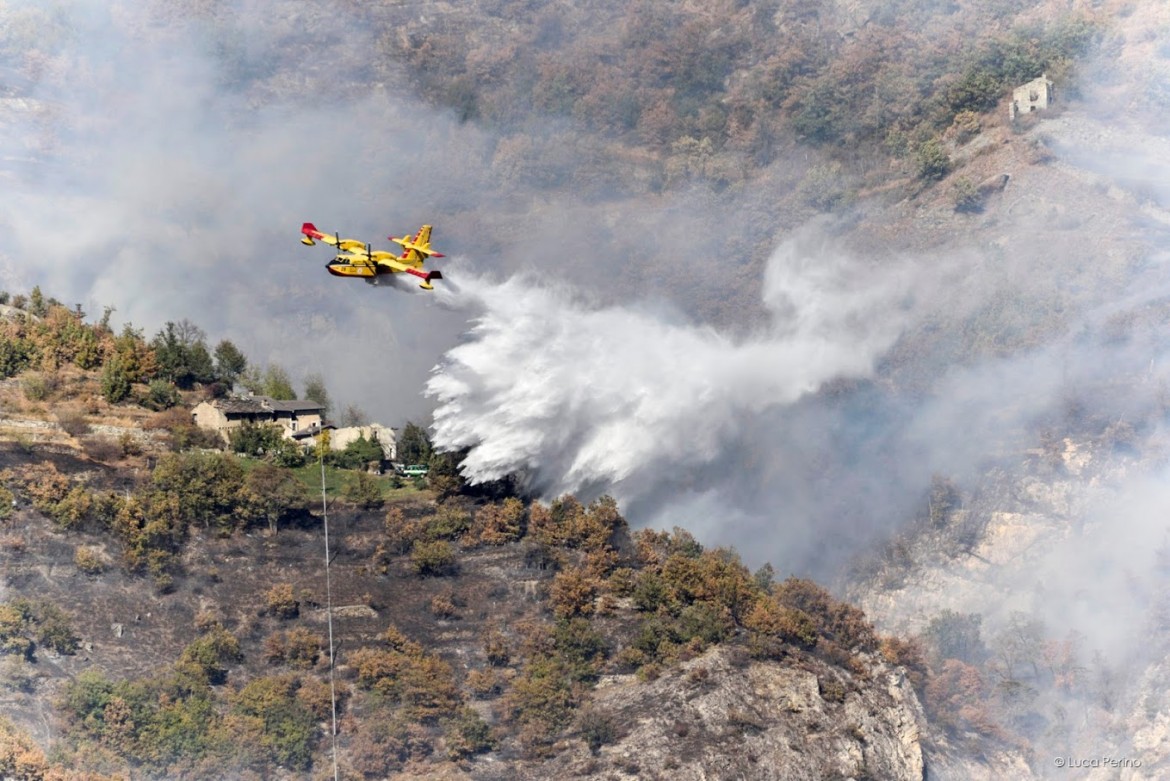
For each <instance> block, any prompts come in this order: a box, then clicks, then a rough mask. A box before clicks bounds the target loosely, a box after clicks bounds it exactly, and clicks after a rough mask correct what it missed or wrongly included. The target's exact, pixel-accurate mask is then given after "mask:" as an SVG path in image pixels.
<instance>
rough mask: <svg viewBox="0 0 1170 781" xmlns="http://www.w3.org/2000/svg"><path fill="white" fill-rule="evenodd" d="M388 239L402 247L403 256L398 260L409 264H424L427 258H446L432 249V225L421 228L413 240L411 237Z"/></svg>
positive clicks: (390, 237)
mask: <svg viewBox="0 0 1170 781" xmlns="http://www.w3.org/2000/svg"><path fill="white" fill-rule="evenodd" d="M387 238H389V239H390V241H392V242H394V243H395V244H401V245H402V254H401V255H400V256H399V258H398V259H399V260H403V261H406V262H408V263H422V261H424V260H426V259H427V258H442V257H445V255H443V253H442V252H435V251H434V250H433V249H431V226H430V225H424V226H422V227H421V228H419V229H418V233H416V234H415V235H414V237H413V238H411V237H410V236H402V237H401V238H399V237H395V236H388V237H387Z"/></svg>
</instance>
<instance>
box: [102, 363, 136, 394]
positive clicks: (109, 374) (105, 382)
mask: <svg viewBox="0 0 1170 781" xmlns="http://www.w3.org/2000/svg"><path fill="white" fill-rule="evenodd" d="M101 383H102V397H103V398H104V399H105V400H106V401H108V402H109V403H111V404H117V403H118V402H120V401H125V400H126V399H127V398H129V397H130V387H131V386H130V372H129V371H127V369H126V365H125V361H124V359H123V358H122V356H120V355H118V354H117V353H115V354H114V355H111V356H110V358H109V360H107V361H106V365H105V366H104V367H102V379H101Z"/></svg>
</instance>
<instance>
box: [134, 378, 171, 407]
mask: <svg viewBox="0 0 1170 781" xmlns="http://www.w3.org/2000/svg"><path fill="white" fill-rule="evenodd" d="M179 400H180V396H179V389H178V388H176V387H175V386H174V384H173V383H170V382H167V381H166V380H161V379H158V380H151V381H150V385H149V386H148V387H147V389H146V396H145V397H143V399H142V406H144V407H146V408H147V409H152V410H164V409H170V408H171V407H173V406H175V405H176V404H178V403H179Z"/></svg>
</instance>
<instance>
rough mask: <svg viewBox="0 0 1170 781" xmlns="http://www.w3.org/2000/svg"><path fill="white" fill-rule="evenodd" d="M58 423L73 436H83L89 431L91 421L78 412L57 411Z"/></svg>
mask: <svg viewBox="0 0 1170 781" xmlns="http://www.w3.org/2000/svg"><path fill="white" fill-rule="evenodd" d="M57 425H58V426H60V427H61V429H62V430H63V431H64V432H65V433H66V434H68V435H69V436H71V437H83V436H85V435H86V434H88V433H89V422H88V421H86V419H85V415H82V414H81V413H78V412H59V413H57Z"/></svg>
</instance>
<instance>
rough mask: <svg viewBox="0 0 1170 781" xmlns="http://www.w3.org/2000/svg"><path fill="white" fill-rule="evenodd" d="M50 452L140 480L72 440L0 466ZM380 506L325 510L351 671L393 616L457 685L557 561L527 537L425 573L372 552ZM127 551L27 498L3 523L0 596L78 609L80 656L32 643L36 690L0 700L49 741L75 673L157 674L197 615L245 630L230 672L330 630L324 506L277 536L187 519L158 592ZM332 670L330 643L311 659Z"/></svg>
mask: <svg viewBox="0 0 1170 781" xmlns="http://www.w3.org/2000/svg"><path fill="white" fill-rule="evenodd" d="M42 460H51V461H53V463H54V464H55V465H56V466H57V467H58V469H60V470H61V471H62V472H66V473H69V474H71V475H73V476H79V475H80V474H81V473H85V476H86V478H87V482H89V483H90V485H94V486H97V485H101V486H104V487H118V486H120V485H123V484H125V483H127V482H128V481H129V482H132V481H133V480H134V476H133V474H125V473H123V472H121V471H120V470H115V469H110V468H107V467H103V466H101V465H100V464H95V463H94V462H91V461H89V460H87V459H85V458H83V457H78V456H76V455H70V454H69V453H67V452H64V451H63V452H60V453H42V452H41V449H40V448H37V450H36V452H35V453H32V454H29V453H24V452H22V451H20V450H13V449H6V450H5V451H3V452H2V453H0V466H19V465H20V464H21V463H31V462H33V461H42ZM398 506H399V507H401V508H402V509H403V510H404V512H405V513H406V514H407V516H408V517H409V516H410V515H414V514H429V513H431V512H433V511H434V506H435V505H434V502H433V501H431V500H430V499H429V495H427V494H423V495H421V498H415V499H411V500H409V501H407V502H406V503H404V504H400V505H398ZM384 517H385V512H384V510H378V511H368V512H360V511H355V510H352V509H349V508H345V507H340V506H338V507H334V508H332V509H331V511H330V518H329V521H330V542H331V551H332V555H333V559H332V564H331V579H332V592H333V605H334V635H335V641H336V648H337V664H338V670H339V672H340V673H341V675H342V676H343V677H345V675H346V669H347V668H346V659H347V656H348V655H349V654H350V653H352V652H353V651H354V650H355V649H357V648H361V647H363V646H367V645H371V644H375V643H377V642H379V641H378V636H379V635H380V634H381V633H383V632H384V631H385V630H386V628H387V627H388V626H389V625H391V624H393V625H395V626H397V627H398V628H399V629H400V630H401V631H402V632H404V633H405V634H406V635H407V636H408V637H410V638H411V639H413V640H416V641H418V642H419V643H421V644H422V645H423V647H424V648H427V649H428V650H433V651H436V652H438V653H439V654H440V655H441V656H443V658H444V659H445V660H446V661H448V662H449V663H450V664H451V665H452V666H453V669H454V671H455V677H456V682H457V684H462V682H463V681H464V679H465V678H466V673H467V671H468V670H469V669H473V668H477V667H483V666H485V665H486V660H485V658H484V652H483V641H482V638H483V633H484V632H485V630H486V629H488V628H489V627H494V628H500V629H502V630H503V631H505V632H506V633H507V632H508V627H509V626H510V625H511V624H513V623H514V622H516V621H518V620H521V619H527V618H541V617H545V618H547V617H548V611H547V607H546V605H547V603H546V602H545V601H544V594H545V592H546V589H545V588H544V585H543V584H544V583H546V582H547V581H548V580H550V579H551V577H552V575H553V572H552V570H540V569H537V568H529V567H528V566H526V563H525V558H526V557H525V552H526V548H525V547H524V545H522V544H514V545H509V546H504V547H500V548H483V549H479V550H471V551H464V550H460V551H458V562H459V568H458V570H457V571H456V572H454V573H452V574H451V575H449V576H444V577H426V578H423V577H419V576H417V575H415V574H414V573H413V571H412V570H411V567H410V562H409V557H408V556H396V557H392V558H390V559H389V560H385V559H383V560H382V561H381V562H378V561H376V560H375V552H376V550H377V548H378V545H379V543H380V542H382V541H383V539H384V538H385V533H384ZM81 546H85V547H88V548H92V549H96V550H98V551H100V552H101V554H102V555H103V557H104V558H105V559H106V560H107V561H108V562H110V566H109V568H108V569H107V570H106V571H104V572H102V573H100V574H97V575H89V574H85V573H84V572H82V571H80V570H79V569H78V567H77V566H76V564H75V563H74V555H75V553H76V551H77V549H78V548H79V547H81ZM456 547H457V546H456ZM120 559H121V550H120V547H119V544H118V542H117V541H116V540H115V539H114V538H113V537H112V536H111V535H109V534H106V533H103V532H100V531H96V530H89V531H81V532H79V531H67V532H66V531H61V530H59V529H58V528H56V527H55V526H54V524H53V522H52V521H51V520H50V519H48V518H46V517H45V516H43V515H41V514H40V513H38V512H36V511H35V510H33V509H32V508H30V507H27V506H22V507H19V508H18V509H17V510H16V511H15V512H14V513H13V515H12V516H11V517H10V518H9V519H8V520H7V521H6V522H4V523H3V526H2V527H0V577H2V581H0V582H2V583H3V589H2V591H0V599H2V600H3V601H9V600H13V599H17V598H21V597H23V598H27V599H32V600H47V601H49V602H51V603H53V604H54V605H56V606H58V607H59V608H61V609H62V610H64V611H65V612H66V613H67V614H68V615H69V616H70V618H71V619H72V624H73V627H74V629H75V631H76V633H77V635H78V636H79V638H80V641H81V648H80V650H79V651H78V653H77V654H75V655H59V654H56V653H54V652H51V651H48V650H46V649H38V650H37V652H36V660H35V663H34V664H31V665H28V666H26V668H25V669H26V670H31V671H32V672H33V674H34V675H35V676H36V678H37V682H36V687H35V690H34V691H32V692H19V691H16V692H14V691H12V688H13V687H12V686H7V687H3V688H4V689H7V690H5V691H0V711H3V712H4V713H5V714H6V715H8V716H10V717H12V718H13V719H14V720H15V721H17V722H18V723H20V724H21V725H22V726H23V727H25V728H26V729H28V730H29V731H30V732H31V733H32V734H33V735H34V736H35V737H36V739H38V741H40V742H42V744H46V743H47V742H48V741H49V740H51V738H52V737H53V735H54V734H59V726H60V725H55V724H54V723H53V720H52V718H51V717H50V716H49V714H48V709H49V706H51V704H52V702H53V701H54V699H55V697H56V695H57V693H58V692H59V691H60V690H61V688H62V687H63V685H64V684H65V683H66V682H67V681H68V680H70V679H72V678H73V677H75V676H76V675H78V674H79V673H81V672H82V671H84V670H87V669H91V668H94V669H98V670H101V671H102V672H103V673H104V674H105V675H106V676H108V677H110V678H113V679H128V678H135V677H143V676H150V675H155V674H158V673H160V672H162V671H164V670H165V669H166V668H167V667H168V666H169V665H170V664H172V663H174V662H175V661H176V660H177V659H178V657H179V655H180V654H181V653H182V650H183V648H184V647H185V646H186V645H188V644H189V643H191V642H192V641H193V640H195V639H196V638H197V637H198V636H199V635H200V632H201V630H200V629H199V628H198V623H199V622H200V621H206V620H207V619H209V618H213V619H215V620H218V621H219V622H220V623H222V624H223V626H224V627H226V628H227V629H228V630H229V631H231V632H233V633H234V634H235V635H236V636H237V637H238V638H239V639H240V642H241V648H242V651H243V653H244V661H243V662H242V664H240V665H238V666H236V667H233V668H232V669H231V671H230V673H229V681H228V684H229V685H232V684H239V683H241V682H243V681H244V680H246V679H247V678H249V677H251V676H254V675H263V674H270V673H273V672H277V671H279V669H280V668H277V667H273V666H271V665H269V664H268V663H267V662H266V660H265V656H264V641H265V639H266V638H267V637H269V636H270V635H271V634H273V633H274V632H278V631H283V630H288V629H291V628H293V627H296V626H300V627H304V628H307V629H310V630H311V631H313V632H316V633H318V634H319V635H320V636H321V637H322V638H324V637H325V636H326V632H327V625H326V611H325V607H324V606H325V604H326V577H325V566H324V564H325V551H324V530H323V526H322V523H321V518H320V517H319V516H308V517H306V518H305V519H304V523H303V524H302V525H300V526H296V527H292V528H282V529H280V531H279V532H278V533H276V534H275V535H271V534H269V533H268V532H267V531H266V530H264V531H260V530H255V531H251V532H248V533H238V534H236V535H233V536H232V537H229V538H220V537H216V536H215V535H213V534H211V533H209V532H204V531H201V530H193V532H192V533H191V535H190V537H189V539H188V541H187V544H186V547H185V549H184V554H183V557H182V573H181V574H179V575H178V576H177V577H176V578H175V581H174V587H173V590H171V591H170V592H169V593H161V592H160V590H159V588H158V587H157V586H156V584H155V582H154V581H153V580H152V579H151V578H149V577H147V576H141V575H134V574H130V573H127V572H126V571H124V569H123V568H122V567H121V564H120ZM286 583H287V584H290V585H291V586H292V587H293V589H294V593H295V595H296V597H297V599H298V600H299V602H300V612H299V615H297V616H296V617H295V618H291V619H280V618H277V617H275V616H273V615H271V614H269V611H268V610H267V609H266V606H267V593H268V591H269V590H270V589H272V587H273V586H274V585H277V584H286ZM439 595H445V596H447V597H448V598H449V599H450V600H451V601H452V602H454V604H455V605H456V608H457V613H458V617H457V618H450V619H440V618H438V617H436V616H435V615H434V614H433V612H432V610H431V600H432V599H433V598H434V597H436V596H439ZM326 671H327V666H326V664H325V658H324V654H323V655H322V660H321V662H320V664H319V665H318V668H317V672H318V673H321V674H323V673H324V672H326ZM9 674H10V672H8V671H5V672H0V676H7V675H9Z"/></svg>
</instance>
